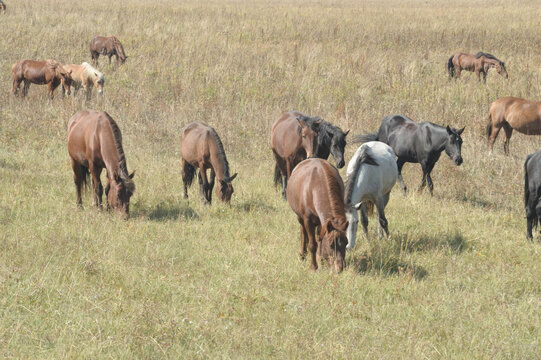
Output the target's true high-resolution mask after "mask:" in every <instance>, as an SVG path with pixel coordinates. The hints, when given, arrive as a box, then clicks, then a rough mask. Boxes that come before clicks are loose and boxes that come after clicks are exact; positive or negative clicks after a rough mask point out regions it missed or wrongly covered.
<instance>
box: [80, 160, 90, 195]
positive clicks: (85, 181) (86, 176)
mask: <svg viewBox="0 0 541 360" xmlns="http://www.w3.org/2000/svg"><path fill="white" fill-rule="evenodd" d="M81 175H82V176H81V184H82V185H83V189H88V188H89V186H90V171H89V170H88V168H87V167H86V166H83V165H81Z"/></svg>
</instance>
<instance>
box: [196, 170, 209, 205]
mask: <svg viewBox="0 0 541 360" xmlns="http://www.w3.org/2000/svg"><path fill="white" fill-rule="evenodd" d="M208 186H209V183H208V180H207V170H206V169H205V168H204V167H203V166H200V167H199V190H200V194H201V200H202V201H203V203H204V204H206V205H210V199H209V198H208V197H207V189H208Z"/></svg>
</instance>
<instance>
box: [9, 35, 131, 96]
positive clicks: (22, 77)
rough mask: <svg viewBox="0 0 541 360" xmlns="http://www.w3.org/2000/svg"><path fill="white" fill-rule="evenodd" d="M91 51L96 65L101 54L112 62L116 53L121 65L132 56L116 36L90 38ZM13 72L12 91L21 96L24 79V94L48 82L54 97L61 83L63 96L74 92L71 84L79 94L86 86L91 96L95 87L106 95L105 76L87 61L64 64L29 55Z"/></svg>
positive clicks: (85, 89) (14, 65) (14, 66)
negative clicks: (104, 87) (32, 86)
mask: <svg viewBox="0 0 541 360" xmlns="http://www.w3.org/2000/svg"><path fill="white" fill-rule="evenodd" d="M90 54H91V56H92V61H93V63H94V65H95V66H97V65H98V58H99V57H100V54H101V55H107V56H108V57H109V65H110V64H111V57H112V56H115V57H116V61H117V65H121V64H123V63H124V62H125V61H126V59H127V58H128V57H127V56H126V54H125V52H124V47H123V46H122V44H121V43H120V41H119V40H118V39H117V38H116V36H109V37H105V36H96V37H94V38H93V39H92V40H91V41H90ZM12 72H13V89H12V92H13V94H14V95H15V96H17V95H18V93H19V87H20V85H21V83H24V85H23V91H22V95H21V96H22V97H23V98H24V97H26V95H28V89H29V88H30V84H37V85H48V88H49V97H50V98H51V99H53V98H54V91H55V89H56V88H57V87H58V86H59V85H62V96H64V94H65V93H66V92H67V94H68V95H70V94H71V86H73V88H74V90H75V91H74V93H75V95H77V92H78V90H79V89H80V88H81V87H82V88H83V89H84V92H85V94H86V98H87V100H90V98H91V96H92V87H95V88H96V89H97V91H98V95H99V96H102V95H103V86H104V85H105V76H103V74H102V73H101V72H100V71H99V70H97V69H96V68H94V67H92V66H91V65H90V64H88V63H86V62H83V63H82V64H81V65H76V64H66V65H63V64H61V63H60V62H58V61H56V60H46V61H35V60H28V59H26V60H21V61H18V62H17V63H15V64H13V66H12Z"/></svg>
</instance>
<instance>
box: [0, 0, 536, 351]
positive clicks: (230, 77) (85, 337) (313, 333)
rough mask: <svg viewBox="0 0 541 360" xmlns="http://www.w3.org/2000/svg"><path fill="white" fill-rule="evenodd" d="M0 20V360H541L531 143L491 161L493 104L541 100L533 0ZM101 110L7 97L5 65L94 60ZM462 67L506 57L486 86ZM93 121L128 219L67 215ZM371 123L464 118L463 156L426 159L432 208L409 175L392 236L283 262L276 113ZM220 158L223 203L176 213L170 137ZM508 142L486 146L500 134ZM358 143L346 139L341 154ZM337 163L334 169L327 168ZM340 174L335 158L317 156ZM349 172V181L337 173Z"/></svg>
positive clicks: (130, 11) (327, 4) (86, 12)
mask: <svg viewBox="0 0 541 360" xmlns="http://www.w3.org/2000/svg"><path fill="white" fill-rule="evenodd" d="M6 5H7V7H8V8H7V12H6V13H5V14H4V15H0V28H1V29H2V36H0V52H1V56H0V84H1V86H0V183H1V190H0V357H2V358H26V359H28V358H50V359H60V358H94V359H96V358H101V359H104V358H126V359H131V358H151V359H154V358H172V359H177V358H186V359H192V358H201V359H203V358H251V359H253V358H312V357H314V358H337V359H342V358H350V359H359V358H371V359H373V358H377V359H379V358H383V359H488V358H491V359H510V358H514V359H534V358H539V356H541V310H540V309H541V277H540V273H541V261H540V260H539V259H540V257H541V245H540V243H539V241H536V242H534V243H530V242H528V241H527V240H526V220H525V215H524V209H523V202H522V201H523V200H522V196H523V195H522V194H523V163H524V160H525V158H526V155H527V154H529V153H532V152H534V151H536V150H537V149H539V148H540V147H541V141H540V138H539V137H534V136H531V137H528V136H525V135H521V134H517V133H515V134H514V136H513V138H512V139H511V146H510V151H511V155H510V156H508V157H506V156H504V155H503V149H502V145H501V139H498V141H497V145H496V146H495V153H494V155H493V156H492V157H487V156H486V155H487V143H486V135H485V126H486V124H487V115H488V108H489V106H490V104H491V102H492V101H494V100H496V99H497V98H499V97H502V96H508V95H513V96H518V97H524V98H527V99H541V91H540V90H541V81H540V80H541V47H540V46H539V44H540V39H541V20H540V19H541V8H540V7H539V4H538V3H537V2H536V1H499V0H496V1H488V0H479V1H476V0H473V1H454V2H453V4H452V5H451V4H450V3H449V2H448V1H443V0H434V1H420V0H419V1H417V0H405V1H402V0H383V1H334V0H320V1H307V0H299V1H293V0H283V1H275V2H270V4H269V2H268V1H263V0H255V1H233V0H226V1H210V0H203V1H195V0H193V1H190V0H187V1H160V2H151V1H142V0H133V1H128V0H119V1H114V2H113V1H104V0H98V1H92V2H84V1H75V0H65V1H54V0H40V1H30V0H22V1H8V0H6ZM112 34H114V35H116V36H117V37H118V38H119V39H120V41H121V42H122V43H123V45H124V48H125V50H126V53H127V55H128V56H129V57H128V60H127V61H126V64H125V65H124V66H122V67H120V68H118V69H116V67H115V66H108V65H107V62H106V60H105V59H104V58H103V57H101V58H100V65H99V69H100V70H102V71H103V73H104V74H105V77H106V83H105V90H104V99H103V101H102V102H101V103H97V102H96V100H95V93H94V98H93V100H91V101H90V102H89V103H85V102H84V101H83V97H82V95H80V97H79V98H67V99H64V100H62V99H61V97H60V91H59V89H57V91H56V98H55V99H54V100H53V101H50V100H49V99H48V98H47V95H46V87H44V86H36V85H32V86H31V87H30V92H29V96H28V98H27V99H26V100H21V99H19V98H14V97H13V96H12V94H11V65H12V64H13V63H15V62H16V61H18V60H20V59H25V58H31V59H48V58H54V59H56V60H58V61H60V62H63V63H78V64H80V63H81V62H83V61H89V60H90V53H89V50H88V43H89V41H90V39H91V38H92V37H93V36H95V35H112ZM459 51H465V52H470V53H476V52H477V51H486V52H490V53H493V54H494V55H496V56H497V57H498V58H500V59H501V60H503V61H505V63H506V66H507V68H508V71H509V76H510V79H509V81H505V80H504V79H503V78H502V77H500V76H499V75H498V74H496V73H495V72H494V71H493V70H492V71H490V72H489V75H488V78H487V85H486V86H484V85H482V84H480V83H478V82H477V80H476V79H475V77H474V76H475V75H474V74H473V73H467V72H464V73H463V76H462V78H461V79H459V80H458V81H449V80H448V75H447V71H446V63H447V60H448V59H449V57H450V56H451V55H452V54H454V53H456V52H459ZM85 108H95V109H102V110H105V111H107V112H108V113H109V114H110V115H111V116H112V117H113V118H114V119H115V120H116V121H117V123H118V125H119V127H120V129H121V130H122V133H123V138H124V140H123V144H124V151H125V153H126V157H127V162H128V169H129V170H130V171H132V170H134V169H135V170H136V175H135V179H134V180H135V184H136V192H135V195H134V196H133V198H132V203H131V215H132V217H131V219H130V220H129V221H123V220H122V219H120V218H118V217H116V216H114V215H112V214H109V213H107V212H103V213H99V212H97V211H94V210H93V209H91V207H90V206H89V205H90V203H91V196H90V193H89V192H87V193H86V194H85V196H84V198H83V202H84V205H85V209H84V210H82V211H79V210H77V208H76V205H75V188H74V185H73V178H72V176H73V174H72V170H71V166H70V161H69V156H68V153H67V146H66V138H67V129H66V127H67V122H68V120H69V118H70V117H71V116H72V115H73V114H74V113H75V112H76V111H78V110H80V109H85ZM293 109H296V110H301V111H304V112H306V113H308V114H311V115H320V116H322V117H323V118H325V119H326V120H328V121H331V122H333V123H335V124H338V125H339V126H341V127H342V128H343V129H344V130H347V129H351V134H359V133H366V132H372V131H375V130H376V129H377V128H378V126H379V123H380V121H381V119H382V118H383V116H385V115H390V114H394V113H399V114H404V115H407V116H410V117H412V118H413V119H415V120H417V121H432V122H435V123H438V124H451V125H453V126H455V127H462V126H464V125H465V126H466V130H465V132H464V134H463V139H464V145H463V150H462V155H463V157H464V164H463V165H462V166H460V167H456V166H455V165H454V164H453V163H452V161H451V160H450V159H449V158H448V157H447V156H446V155H445V154H442V157H441V159H440V161H439V162H438V163H437V165H436V167H435V169H434V172H433V173H432V175H433V179H434V186H435V188H434V193H435V195H434V197H430V195H429V194H428V192H426V191H425V192H424V193H417V192H416V191H415V189H416V187H417V186H418V185H419V183H420V179H421V171H420V166H419V165H411V164H406V166H405V167H404V170H403V173H404V180H405V182H406V184H407V185H408V186H409V188H410V189H411V190H412V191H410V192H409V193H408V195H407V196H405V197H404V196H402V195H401V193H400V189H399V187H398V186H396V187H395V189H394V190H393V192H392V195H391V201H390V203H389V205H388V207H387V218H388V220H389V227H390V232H391V237H390V238H389V239H378V238H377V226H376V219H375V218H371V219H370V220H369V221H370V225H369V226H370V234H371V241H370V242H367V240H366V239H365V238H364V237H363V236H362V230H361V231H359V232H358V238H357V246H356V248H355V249H354V251H351V252H349V253H348V254H347V258H346V261H347V267H346V269H345V271H344V272H343V273H341V274H339V275H336V274H333V273H330V271H329V270H328V268H326V267H321V268H320V270H319V271H317V272H315V273H313V272H310V271H309V270H308V266H309V263H308V262H307V261H305V262H301V261H300V260H299V258H298V252H299V249H300V239H299V230H300V228H299V225H298V223H297V220H296V218H295V216H294V214H293V212H292V211H291V210H290V208H289V205H288V204H287V202H284V201H283V200H282V198H281V196H280V191H279V190H277V189H275V188H274V187H273V184H272V175H273V166H274V162H273V158H272V154H271V151H270V145H269V136H270V126H271V124H272V122H273V121H274V120H275V119H276V118H277V117H279V116H280V115H281V114H282V113H284V112H286V111H288V110H293ZM191 121H202V122H205V123H208V124H210V125H212V126H213V127H214V128H215V129H216V130H217V132H218V133H219V134H220V136H221V138H222V141H223V143H224V146H225V149H226V152H227V156H228V160H229V163H230V165H231V170H232V173H234V172H238V173H239V175H238V177H237V179H236V180H235V181H234V182H233V185H234V187H235V193H234V194H233V198H232V202H231V206H228V205H224V204H222V203H219V202H216V197H215V196H214V200H215V202H214V203H213V204H212V205H211V206H203V205H202V204H201V202H200V200H199V195H198V189H197V187H196V186H193V187H192V188H191V189H190V198H189V200H184V199H183V197H182V189H183V186H182V180H181V176H180V154H179V139H180V129H181V128H182V127H183V126H184V125H185V124H187V123H188V122H191ZM500 137H501V134H500ZM355 149H356V146H353V145H348V147H347V160H349V159H350V158H351V156H352V154H353V153H354V151H355ZM331 161H333V160H332V159H331ZM333 163H334V162H333ZM340 172H341V174H342V175H344V174H345V168H344V169H342V170H341V171H340Z"/></svg>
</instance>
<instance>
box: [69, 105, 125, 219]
mask: <svg viewBox="0 0 541 360" xmlns="http://www.w3.org/2000/svg"><path fill="white" fill-rule="evenodd" d="M68 151H69V154H70V157H71V166H72V168H73V174H74V175H73V179H74V181H75V188H76V190H77V206H78V207H82V206H83V201H82V200H81V186H82V185H83V184H86V182H87V177H88V175H89V173H90V174H91V175H92V185H93V201H92V205H93V206H94V207H96V208H98V209H101V208H102V204H101V197H102V194H103V186H102V185H101V180H100V175H101V171H102V170H103V168H106V169H107V185H106V187H105V196H106V197H107V209H109V208H110V207H112V208H113V209H114V210H115V211H118V212H120V213H122V214H123V216H124V217H125V218H126V219H127V218H128V217H129V216H130V197H131V196H132V195H133V192H134V191H135V184H134V183H133V180H132V179H133V176H134V175H135V171H134V172H132V173H131V174H130V175H128V167H127V165H126V157H125V156H124V150H123V149H122V134H121V133H120V129H119V128H118V125H117V124H116V122H115V121H114V120H113V119H112V118H111V116H109V114H107V113H106V112H104V111H96V110H83V111H78V112H77V113H75V115H73V116H72V117H71V119H70V120H69V122H68Z"/></svg>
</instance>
